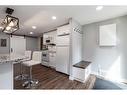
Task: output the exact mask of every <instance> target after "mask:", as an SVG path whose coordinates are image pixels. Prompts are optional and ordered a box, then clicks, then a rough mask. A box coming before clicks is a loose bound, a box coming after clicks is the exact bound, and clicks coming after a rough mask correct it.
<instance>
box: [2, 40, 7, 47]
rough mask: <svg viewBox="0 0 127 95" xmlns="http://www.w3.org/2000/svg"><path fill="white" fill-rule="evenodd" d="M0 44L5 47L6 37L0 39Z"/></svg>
mask: <svg viewBox="0 0 127 95" xmlns="http://www.w3.org/2000/svg"><path fill="white" fill-rule="evenodd" d="M0 46H1V47H6V46H7V39H0Z"/></svg>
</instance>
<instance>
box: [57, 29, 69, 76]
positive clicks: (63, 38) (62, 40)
mask: <svg viewBox="0 0 127 95" xmlns="http://www.w3.org/2000/svg"><path fill="white" fill-rule="evenodd" d="M58 32H59V31H58ZM69 44H70V35H69V32H66V33H62V32H61V33H60V32H59V33H58V35H57V37H56V71H59V72H62V73H65V74H69Z"/></svg>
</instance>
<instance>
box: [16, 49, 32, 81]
mask: <svg viewBox="0 0 127 95" xmlns="http://www.w3.org/2000/svg"><path fill="white" fill-rule="evenodd" d="M31 55H32V51H29V50H28V51H25V57H27V59H23V60H21V61H20V74H19V75H18V76H16V77H15V80H25V79H27V78H28V75H27V74H23V65H22V63H23V62H24V61H29V60H31Z"/></svg>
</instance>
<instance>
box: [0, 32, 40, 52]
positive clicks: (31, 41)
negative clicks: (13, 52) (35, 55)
mask: <svg viewBox="0 0 127 95" xmlns="http://www.w3.org/2000/svg"><path fill="white" fill-rule="evenodd" d="M0 39H7V47H0V54H7V53H9V51H10V36H9V35H7V34H5V33H2V32H0ZM26 50H32V51H34V50H39V46H38V38H33V37H26Z"/></svg>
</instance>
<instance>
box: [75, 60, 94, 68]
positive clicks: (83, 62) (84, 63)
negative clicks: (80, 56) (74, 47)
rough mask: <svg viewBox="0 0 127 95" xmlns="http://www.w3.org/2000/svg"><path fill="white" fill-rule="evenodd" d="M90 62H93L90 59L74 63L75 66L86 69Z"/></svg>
mask: <svg viewBox="0 0 127 95" xmlns="http://www.w3.org/2000/svg"><path fill="white" fill-rule="evenodd" d="M90 64H91V62H90V61H80V62H79V63H76V64H74V65H73V67H77V68H82V69H85V68H86V67H88V66H89V65H90Z"/></svg>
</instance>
